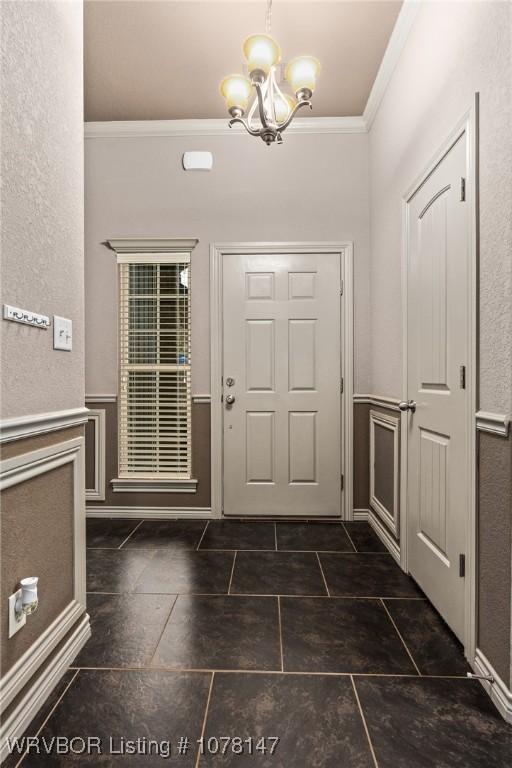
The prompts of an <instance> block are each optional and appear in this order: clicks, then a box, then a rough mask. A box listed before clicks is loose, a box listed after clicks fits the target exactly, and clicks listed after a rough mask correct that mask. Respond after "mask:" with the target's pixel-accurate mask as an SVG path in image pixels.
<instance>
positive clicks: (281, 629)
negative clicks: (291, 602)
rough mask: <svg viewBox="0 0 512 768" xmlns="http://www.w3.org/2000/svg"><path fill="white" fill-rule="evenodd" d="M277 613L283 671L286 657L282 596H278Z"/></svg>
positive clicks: (282, 670)
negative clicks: (284, 654) (284, 651)
mask: <svg viewBox="0 0 512 768" xmlns="http://www.w3.org/2000/svg"><path fill="white" fill-rule="evenodd" d="M277 615H278V618H279V648H280V652H281V672H284V658H283V625H282V623H281V597H280V596H279V595H278V596H277Z"/></svg>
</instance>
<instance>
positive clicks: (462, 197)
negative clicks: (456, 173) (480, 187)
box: [460, 176, 466, 203]
mask: <svg viewBox="0 0 512 768" xmlns="http://www.w3.org/2000/svg"><path fill="white" fill-rule="evenodd" d="M465 199H466V179H465V178H464V176H461V177H460V201H461V203H463V202H464V200H465Z"/></svg>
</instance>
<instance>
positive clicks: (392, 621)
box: [379, 597, 423, 677]
mask: <svg viewBox="0 0 512 768" xmlns="http://www.w3.org/2000/svg"><path fill="white" fill-rule="evenodd" d="M379 599H380V602H381V603H382V605H383V607H384V610H385V611H386V613H387V615H388V617H389V620H390V622H391V623H392V625H393V626H394V628H395V631H396V633H397V635H398V637H399V638H400V640H401V641H402V644H403V646H404V648H405V650H406V651H407V654H408V656H409V658H410V660H411V661H412V663H413V664H414V668H415V670H416V672H417V673H418V675H419V676H420V677H423V675H422V674H421V672H420V670H419V667H418V665H417V664H416V662H415V661H414V658H413V655H412V653H411V652H410V650H409V648H408V647H407V643H406V642H405V640H404V638H403V637H402V634H401V632H400V630H399V629H398V627H397V625H396V624H395V620H394V618H393V617H392V615H391V614H390V612H389V611H388V607H387V605H386V603H385V602H384V600H383V598H382V597H381V598H379Z"/></svg>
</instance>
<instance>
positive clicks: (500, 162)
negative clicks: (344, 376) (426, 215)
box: [369, 2, 512, 413]
mask: <svg viewBox="0 0 512 768" xmlns="http://www.w3.org/2000/svg"><path fill="white" fill-rule="evenodd" d="M511 34H512V6H511V5H510V3H505V2H485V3H481V2H459V3H434V2H425V3H421V8H420V11H419V14H418V18H417V20H416V21H415V23H414V26H413V29H412V31H411V34H410V36H409V38H408V41H407V44H406V47H405V50H404V52H403V54H402V56H401V58H400V60H399V62H398V65H397V67H396V69H395V72H394V74H393V77H392V80H391V82H390V84H389V86H388V88H387V90H386V93H385V95H384V98H383V100H382V103H381V106H380V109H379V112H378V113H377V116H376V119H375V122H374V124H373V126H372V129H371V131H370V179H371V182H370V189H371V191H370V195H371V196H370V220H371V268H370V276H371V289H370V291H371V305H370V307H371V308H370V324H371V334H370V335H371V341H372V343H371V374H370V375H371V386H370V390H369V391H370V392H375V393H377V394H379V395H389V396H390V397H399V396H400V394H401V388H402V379H401V376H402V361H401V353H402V346H401V344H402V337H401V319H402V316H401V312H402V307H401V262H400V259H401V238H402V216H401V200H402V196H403V195H404V194H405V192H406V190H407V189H408V187H409V186H410V185H411V184H412V183H413V182H414V180H415V179H416V178H417V176H418V174H419V173H420V172H421V171H422V170H423V168H424V167H425V166H426V164H427V163H428V162H429V160H430V158H431V157H432V156H433V155H434V153H435V152H436V151H437V149H438V147H440V146H441V144H442V143H443V141H444V140H445V138H446V136H447V135H448V134H449V133H450V132H451V131H452V130H453V129H454V127H455V125H456V124H457V123H458V121H459V120H460V119H461V117H462V115H463V114H464V113H465V112H466V110H467V109H468V108H469V107H470V106H471V105H472V104H473V103H474V95H475V92H476V91H479V92H480V328H481V331H480V342H481V346H480V365H481V375H480V399H481V400H480V407H481V408H482V409H483V410H487V411H496V412H498V413H503V412H510V411H511V410H512V312H511V311H510V307H511V305H512V259H511V258H510V253H511V251H512V217H511V210H512V184H511V183H510V179H511V178H512V132H511V130H510V126H511V124H512V102H511V99H512V88H511V83H512V65H511V50H512V45H511ZM433 41H435V48H433Z"/></svg>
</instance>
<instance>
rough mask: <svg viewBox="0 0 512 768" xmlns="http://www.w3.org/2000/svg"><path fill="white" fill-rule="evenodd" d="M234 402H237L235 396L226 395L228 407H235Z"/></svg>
mask: <svg viewBox="0 0 512 768" xmlns="http://www.w3.org/2000/svg"><path fill="white" fill-rule="evenodd" d="M234 402H235V396H234V395H226V405H233V403H234Z"/></svg>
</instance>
